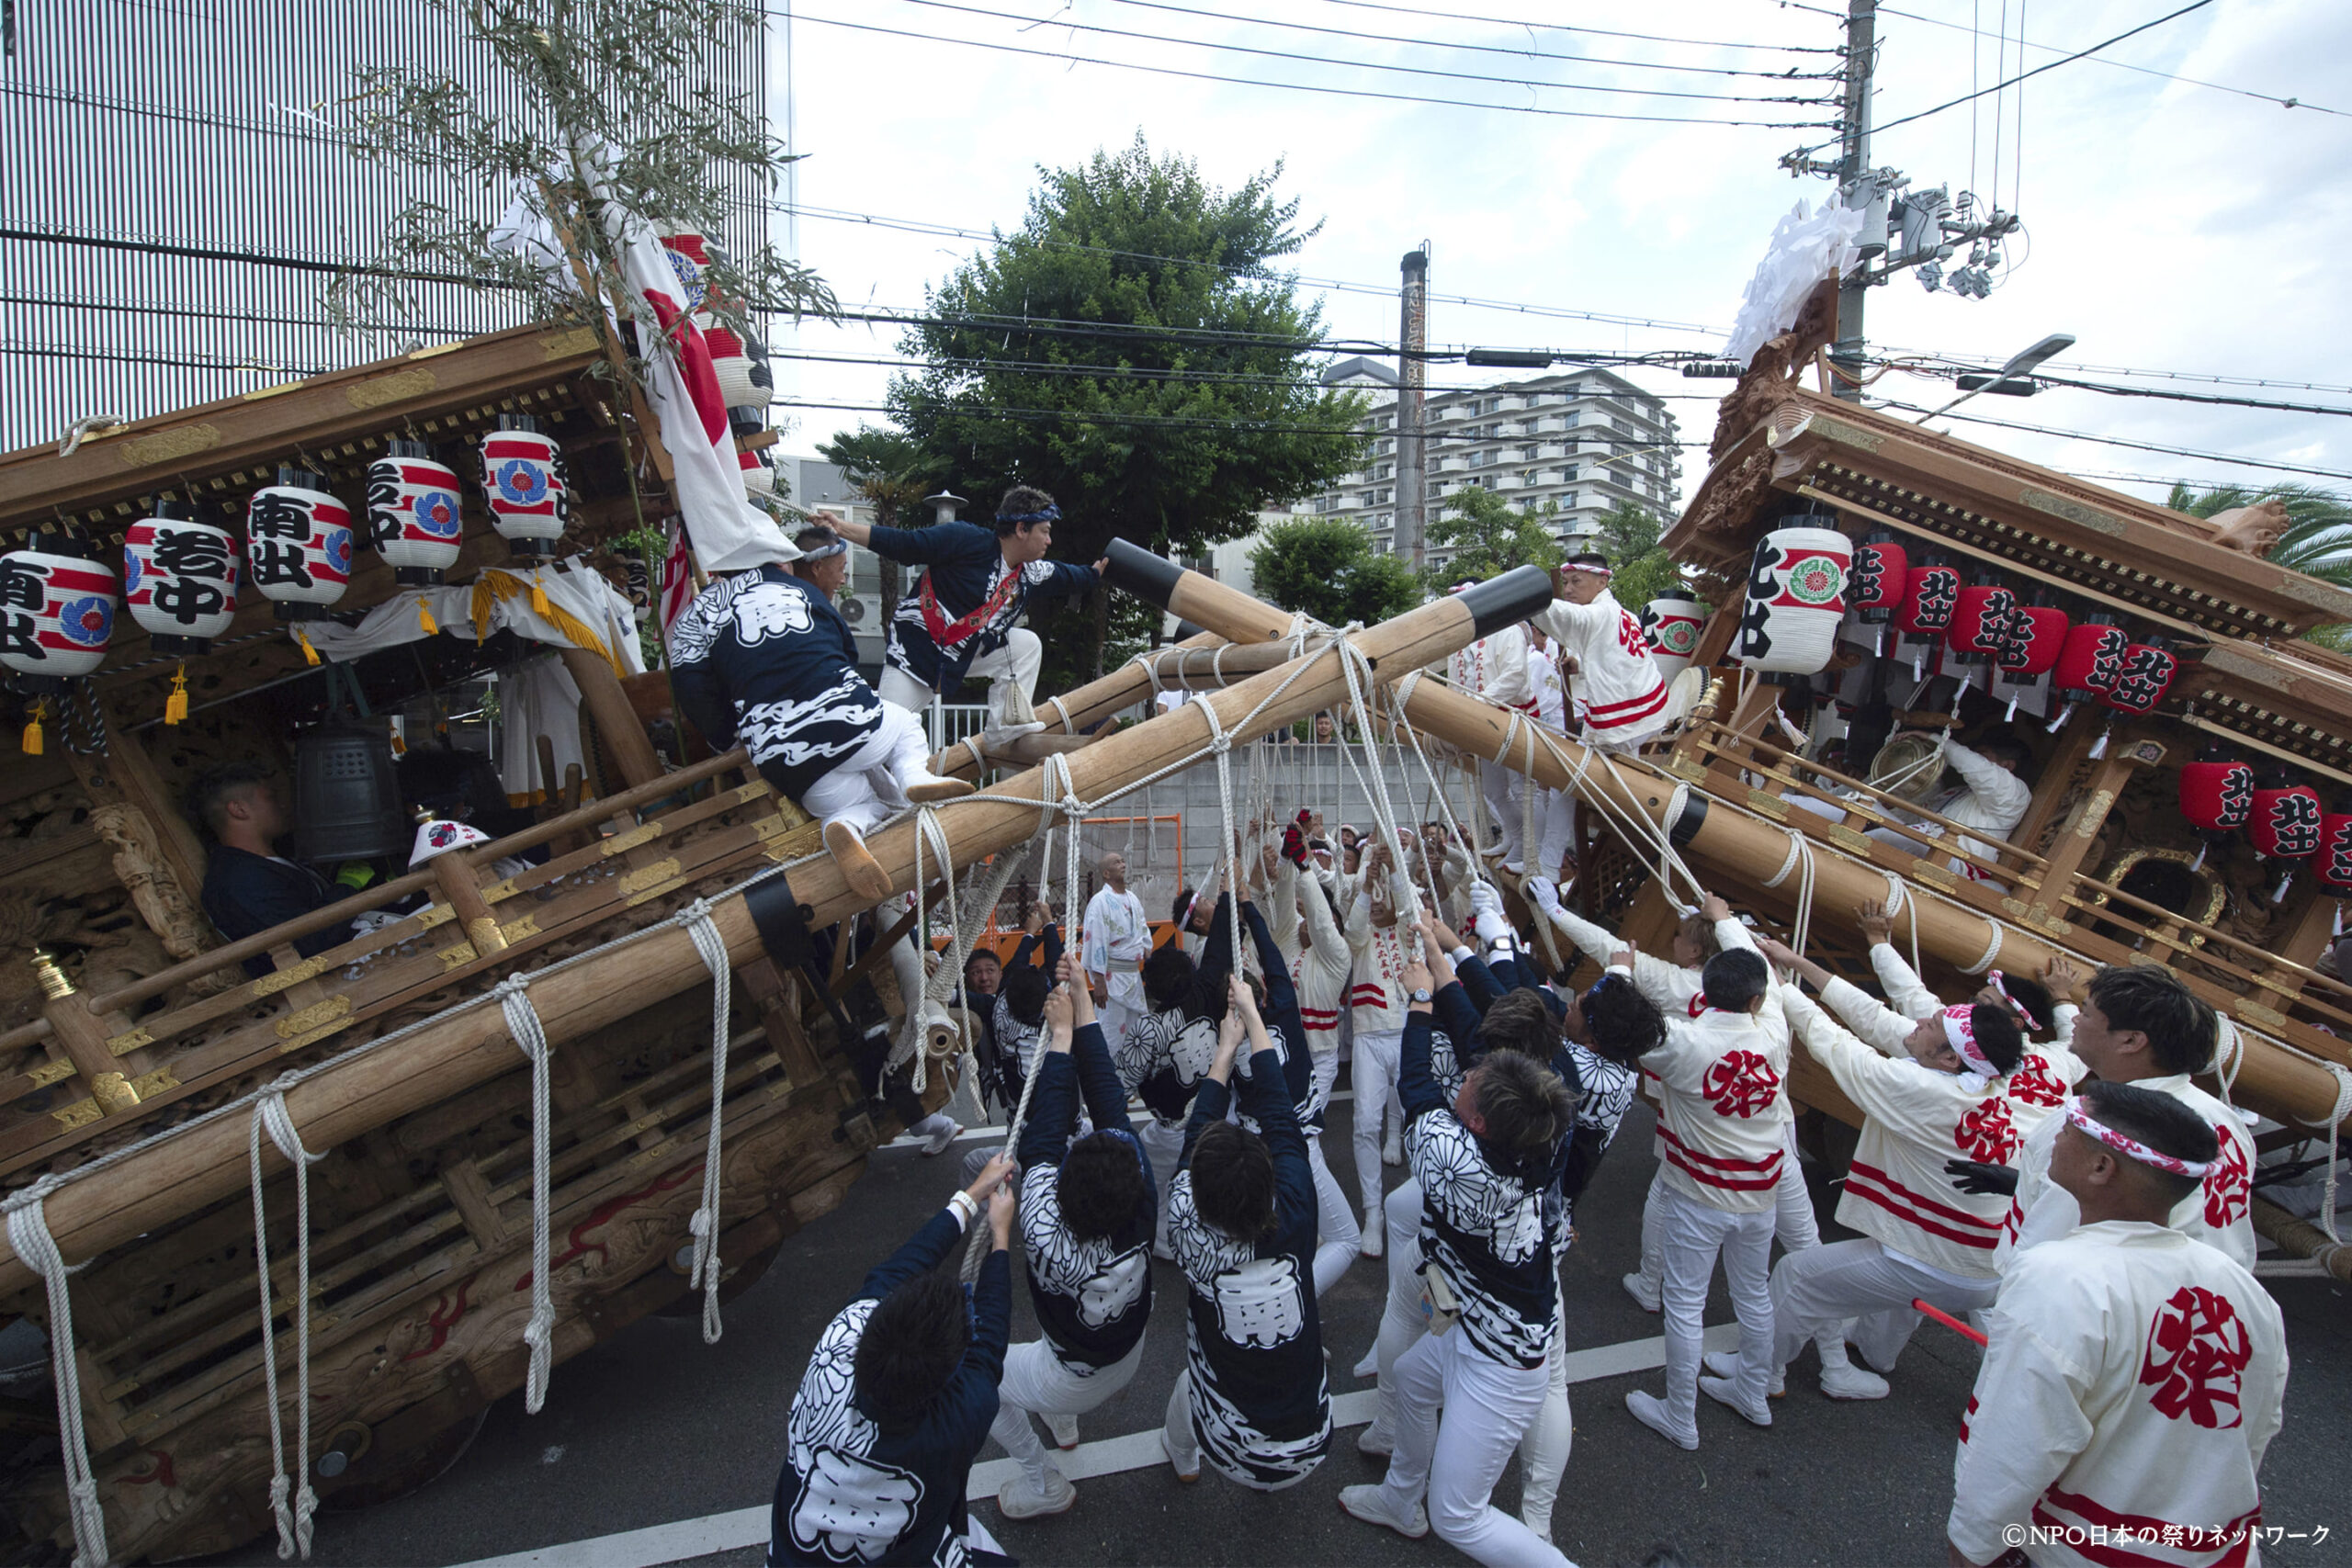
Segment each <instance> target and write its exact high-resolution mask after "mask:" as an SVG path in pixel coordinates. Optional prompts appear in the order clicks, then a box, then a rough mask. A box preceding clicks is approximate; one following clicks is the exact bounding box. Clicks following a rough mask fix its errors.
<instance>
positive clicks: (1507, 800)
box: [1478, 757, 1527, 864]
mask: <svg viewBox="0 0 2352 1568" xmlns="http://www.w3.org/2000/svg"><path fill="white" fill-rule="evenodd" d="M1526 778H1527V775H1526V774H1525V773H1520V772H1518V771H1517V770H1516V769H1512V768H1506V767H1504V766H1503V765H1502V764H1501V763H1500V762H1491V761H1487V759H1486V758H1484V757H1481V758H1479V759H1478V794H1479V795H1480V796H1481V797H1482V798H1483V799H1484V800H1485V801H1486V803H1487V815H1488V816H1490V817H1492V818H1494V819H1495V826H1496V827H1498V828H1499V829H1502V835H1503V859H1504V860H1505V861H1508V862H1510V863H1513V864H1516V863H1518V862H1519V858H1520V855H1521V847H1520V840H1521V838H1523V837H1524V836H1525V835H1524V834H1523V833H1522V832H1521V828H1522V827H1523V826H1524V825H1523V824H1522V823H1521V821H1520V814H1521V807H1520V804H1519V788H1518V786H1519V785H1521V784H1523V783H1524V782H1525V780H1526Z"/></svg>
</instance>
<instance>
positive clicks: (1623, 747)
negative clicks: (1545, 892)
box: [1543, 550, 1675, 872]
mask: <svg viewBox="0 0 2352 1568" xmlns="http://www.w3.org/2000/svg"><path fill="white" fill-rule="evenodd" d="M1610 577H1611V572H1610V570H1609V558H1608V557H1607V556H1604V555H1602V554H1600V552H1599V551H1597V550H1585V551H1582V552H1580V553H1579V554H1577V555H1573V556H1570V557H1569V558H1568V559H1567V564H1566V565H1565V566H1563V567H1561V568H1560V569H1559V570H1557V571H1555V572H1554V573H1553V574H1552V607H1551V608H1550V609H1548V610H1546V611H1545V612H1544V615H1543V625H1544V630H1545V631H1547V632H1549V633H1551V635H1552V637H1554V639H1555V641H1556V642H1557V643H1558V645H1559V646H1558V649H1557V652H1558V653H1559V655H1560V656H1561V657H1564V658H1565V659H1566V660H1568V668H1569V669H1571V670H1572V671H1575V684H1574V689H1573V691H1572V692H1571V694H1570V706H1571V708H1572V709H1573V712H1574V716H1575V718H1576V720H1577V728H1578V736H1577V738H1578V739H1581V740H1582V741H1583V742H1584V743H1585V744H1586V745H1587V746H1589V747H1591V748H1593V749H1594V750H1601V751H1624V752H1631V751H1633V750H1635V749H1637V748H1638V747H1639V746H1640V745H1641V744H1642V742H1643V741H1645V740H1647V739H1650V738H1651V737H1652V736H1654V735H1656V734H1657V732H1658V731H1659V730H1661V729H1664V728H1666V727H1667V725H1668V723H1669V722H1670V721H1671V720H1672V719H1673V718H1674V717H1675V711H1674V707H1673V705H1672V704H1671V703H1670V702H1669V701H1668V694H1667V685H1666V676H1665V674H1664V673H1663V672H1662V671H1659V669H1658V667H1657V660H1656V659H1654V658H1652V657H1651V656H1650V643H1649V636H1648V634H1647V633H1645V632H1644V631H1643V630H1642V623H1641V622H1640V621H1638V620H1636V619H1634V616H1633V615H1631V614H1630V613H1628V612H1627V610H1626V609H1625V607H1624V606H1623V604H1619V603H1617V596H1616V595H1615V594H1614V593H1612V592H1610V591H1609V580H1610ZM1561 805H1562V807H1563V808H1564V809H1563V811H1562V812H1561V814H1560V815H1561V816H1562V817H1564V818H1566V820H1565V821H1564V822H1562V821H1559V820H1556V819H1555V821H1554V822H1553V823H1552V824H1550V825H1549V826H1547V828H1546V830H1545V835H1544V836H1545V838H1546V839H1551V840H1555V841H1557V840H1556V838H1555V835H1556V836H1558V837H1565V839H1566V841H1567V843H1569V844H1571V845H1572V844H1574V843H1575V841H1576V821H1577V802H1576V797H1575V796H1574V795H1572V794H1571V795H1568V796H1567V797H1566V799H1565V800H1563V801H1562V803H1561ZM1545 869H1546V871H1547V872H1548V871H1549V870H1550V869H1551V868H1549V867H1547V868H1545Z"/></svg>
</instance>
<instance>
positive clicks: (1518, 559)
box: [1422, 485, 1562, 592]
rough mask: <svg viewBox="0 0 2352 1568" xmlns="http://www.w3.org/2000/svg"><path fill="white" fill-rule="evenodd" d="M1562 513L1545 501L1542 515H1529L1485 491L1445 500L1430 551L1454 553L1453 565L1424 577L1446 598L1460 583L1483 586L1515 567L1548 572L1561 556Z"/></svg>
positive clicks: (1468, 488) (1476, 488)
mask: <svg viewBox="0 0 2352 1568" xmlns="http://www.w3.org/2000/svg"><path fill="white" fill-rule="evenodd" d="M1559 510H1560V509H1559V507H1558V505H1557V504H1555V502H1549V501H1546V502H1544V508H1543V510H1542V511H1541V512H1528V511H1524V510H1522V509H1521V508H1519V507H1516V506H1513V505H1512V504H1511V503H1510V502H1508V501H1505V500H1504V499H1503V498H1502V497H1501V496H1499V495H1498V494H1496V493H1495V492H1494V491H1490V490H1488V489H1487V488H1486V486H1484V485H1465V486H1464V487H1463V488H1462V489H1460V490H1458V491H1454V492H1453V494H1452V495H1450V496H1448V497H1446V498H1445V507H1444V509H1443V510H1442V512H1441V513H1439V514H1438V517H1437V520H1436V521H1435V522H1433V523H1431V524H1430V531H1429V547H1430V550H1432V551H1437V550H1448V551H1451V552H1452V553H1453V563H1452V564H1451V565H1448V566H1444V567H1431V568H1430V569H1429V570H1427V571H1426V572H1424V573H1423V574H1422V575H1423V577H1424V578H1425V579H1426V580H1427V581H1428V582H1429V585H1430V587H1431V588H1432V589H1436V590H1438V591H1440V592H1442V591H1444V590H1445V589H1446V588H1449V587H1451V586H1452V585H1453V584H1454V583H1456V582H1462V581H1480V582H1484V581H1486V580H1487V578H1490V577H1499V576H1500V575H1501V574H1503V573H1504V572H1506V571H1509V570H1511V569H1512V568H1514V567H1521V566H1540V567H1542V568H1543V569H1544V570H1546V571H1549V570H1552V569H1553V568H1554V567H1555V566H1558V565H1559V564H1560V560H1561V555H1562V552H1561V549H1560V542H1559V539H1558V537H1557V535H1556V532H1555V520H1556V518H1557V517H1558V514H1559Z"/></svg>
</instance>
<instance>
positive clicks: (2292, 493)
mask: <svg viewBox="0 0 2352 1568" xmlns="http://www.w3.org/2000/svg"><path fill="white" fill-rule="evenodd" d="M2265 501H2275V502H2278V503H2279V504H2280V505H2282V506H2284V507H2285V508H2286V509H2287V517H2288V524H2287V531H2286V532H2285V533H2283V534H2281V535H2279V536H2278V544H2276V545H2275V546H2273V547H2271V550H2270V553H2269V555H2268V556H2267V557H2266V559H2267V560H2268V561H2269V562H2270V564H2271V565H2273V566H2283V567H2285V568H2286V569H2287V570H2290V571H2300V572H2301V573H2303V574H2304V575H2305V576H2308V577H2316V578H2318V579H2319V580H2320V581H2323V582H2333V583H2335V584H2336V585H2337V586H2338V587H2342V588H2352V503H2347V502H2346V500H2345V498H2344V497H2342V496H2340V495H2337V494H2335V492H2333V491H2324V490H2319V489H2315V488H2314V487H2312V486H2311V485H2304V484H2274V485H2265V486H2263V487H2262V488H2261V489H2259V490H2255V489H2250V488H2248V487H2247V486H2245V485H2222V486H2221V487H2220V488H2219V489H2216V490H2209V491H2205V492H2204V493H2202V494H2199V493H2198V492H2196V491H2192V490H2190V489H2189V488H2188V486H2187V485H2179V484H2177V485H2175V486H2173V487H2172V494H2171V495H2170V496H2168V497H2167V498H2165V505H2166V506H2169V507H2171V508H2172V509H2173V510H2174V511H2175V512H2186V513H2188V514H2189V515H2190V516H2192V517H2213V516H2218V515H2219V514H2220V513H2224V512H2234V511H2235V510H2237V509H2238V508H2239V507H2241V506H2253V505H2256V504H2257V503H2259V502H2265ZM2303 637H2304V638H2305V640H2307V641H2311V642H2316V643H2319V644H2321V645H2322V646H2323V647H2326V648H2332V649H2336V650H2338V651H2339V652H2352V622H2339V623H2337V624H2336V625H2334V626H2314V627H2312V629H2311V630H2310V631H2308V632H2305V633H2304V634H2303Z"/></svg>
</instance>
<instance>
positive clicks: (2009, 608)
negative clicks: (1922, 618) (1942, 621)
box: [1944, 581, 2018, 667]
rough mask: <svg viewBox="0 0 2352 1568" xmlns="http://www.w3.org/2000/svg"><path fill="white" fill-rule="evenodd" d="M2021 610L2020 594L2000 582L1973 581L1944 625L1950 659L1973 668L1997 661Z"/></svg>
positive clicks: (1962, 592)
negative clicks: (2011, 621) (2011, 626)
mask: <svg viewBox="0 0 2352 1568" xmlns="http://www.w3.org/2000/svg"><path fill="white" fill-rule="evenodd" d="M2017 612H2018V596H2017V594H2016V593H2015V592H2012V591H2011V590H2009V589H2007V588H2004V587H2002V586H2001V585H2000V584H1999V583H1997V582H1988V581H1978V582H1973V583H1970V584H1969V585H1968V586H1967V587H1965V588H1963V589H1962V590H1961V591H1960V597H1959V598H1958V600H1956V601H1955V602H1954V603H1953V604H1952V611H1951V622H1950V623H1949V624H1948V625H1946V626H1945V627H1944V647H1945V648H1947V649H1950V650H1951V655H1950V658H1949V659H1948V660H1947V662H1948V663H1951V664H1959V665H1964V666H1969V667H1977V666H1982V665H1986V664H1990V663H1992V662H1994V660H1997V659H1998V658H1999V657H2000V655H2001V649H2002V647H2003V646H2004V645H2005V644H2006V643H2007V641H2008V636H2009V622H2010V620H2011V618H2012V617H2014V616H2015V615H2017Z"/></svg>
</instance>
